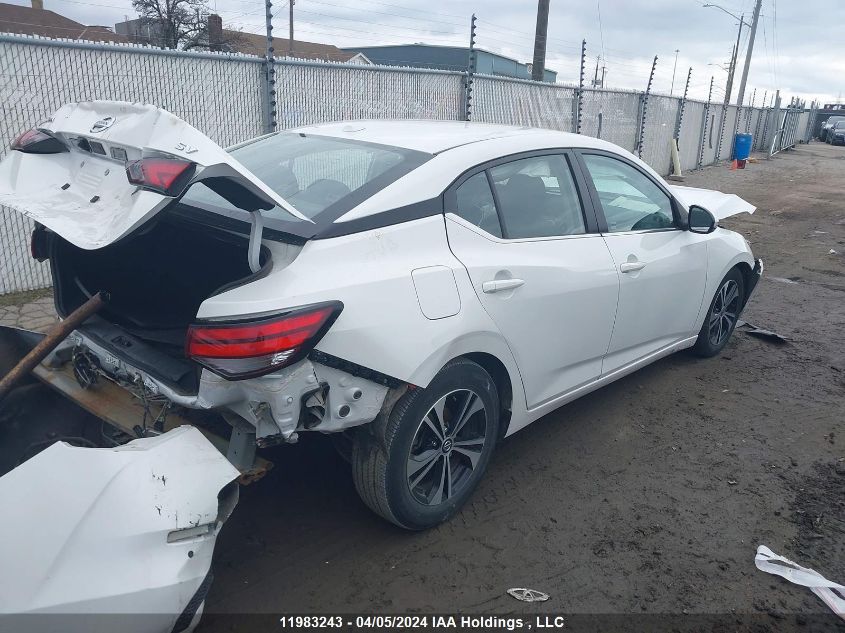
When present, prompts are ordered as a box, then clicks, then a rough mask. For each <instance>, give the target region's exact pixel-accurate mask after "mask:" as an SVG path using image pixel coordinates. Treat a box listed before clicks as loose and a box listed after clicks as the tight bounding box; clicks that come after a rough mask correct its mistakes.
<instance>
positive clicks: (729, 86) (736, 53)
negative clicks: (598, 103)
mask: <svg viewBox="0 0 845 633" xmlns="http://www.w3.org/2000/svg"><path fill="white" fill-rule="evenodd" d="M759 1H761V0H758V2H759ZM701 6H703V7H712V8H714V9H719V11H721V12H722V13H727V14H728V15H729V16H731V17H732V18H734V19H735V20H739V29H738V30H737V33H736V46H734V49H733V52H732V53H731V63H730V65H729V69H728V83H727V84H726V85H725V103H726V104H728V103H730V102H731V92H733V87H734V71H735V70H736V62H737V59H738V57H739V40H740V37H742V27H743V25H745V26H751V25H750V24H748V22H746V21H745V14H743V15H736V14H734V13H731V12H730V11H728V10H727V9H726V8H725V7H722V6H719V5H718V4H703V5H701Z"/></svg>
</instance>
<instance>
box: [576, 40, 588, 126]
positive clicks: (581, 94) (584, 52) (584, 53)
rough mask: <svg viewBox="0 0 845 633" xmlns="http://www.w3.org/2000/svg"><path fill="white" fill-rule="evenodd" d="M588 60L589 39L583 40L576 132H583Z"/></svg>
mask: <svg viewBox="0 0 845 633" xmlns="http://www.w3.org/2000/svg"><path fill="white" fill-rule="evenodd" d="M586 62H587V40H581V74H580V75H579V79H578V101H577V104H576V111H575V133H576V134H580V133H581V114H582V112H583V107H584V64H585V63H586Z"/></svg>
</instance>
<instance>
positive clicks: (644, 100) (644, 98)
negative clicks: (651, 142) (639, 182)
mask: <svg viewBox="0 0 845 633" xmlns="http://www.w3.org/2000/svg"><path fill="white" fill-rule="evenodd" d="M656 67H657V55H655V56H654V61H653V62H651V74H649V76H648V85H647V86H646V89H645V92H644V93H643V94H642V95H641V96H640V134H639V137H638V138H637V157H639V158H642V157H643V138H644V137H645V121H646V113H647V112H648V95H649V94H651V84H652V82H653V81H654V70H655V68H656Z"/></svg>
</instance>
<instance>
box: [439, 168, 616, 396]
mask: <svg viewBox="0 0 845 633" xmlns="http://www.w3.org/2000/svg"><path fill="white" fill-rule="evenodd" d="M573 160H574V158H573V157H572V156H571V155H569V154H566V153H547V154H541V155H533V156H525V157H522V158H516V157H513V158H511V159H508V160H505V161H499V162H497V163H494V164H490V165H486V166H482V167H480V168H477V169H476V170H475V171H474V172H470V173H469V174H467V175H465V176H464V177H463V178H462V179H461V180H459V181H458V182H457V183H456V184H455V185H454V186H453V187H452V188H451V189H450V190H449V191H448V192H447V194H446V199H445V203H446V212H447V213H446V227H447V233H448V238H449V245H450V247H451V249H452V251H453V252H454V254H455V256H456V257H457V258H458V259H459V260H460V261H461V262H462V263H463V264H464V266H465V267H466V269H467V271H468V273H469V276H470V279H471V280H472V284H473V287H474V289H475V291H476V294H477V295H478V298H479V300H480V301H481V303H482V304H483V306H484V308H485V309H486V311H487V312H488V314H489V315H490V316H491V318H492V319H493V321H494V322H495V323H496V325H497V326H498V328H499V330H500V331H501V333H502V335H503V336H504V338H505V339H506V340H507V343H508V345H509V346H510V348H511V351H512V352H513V355H514V358H515V359H516V361H517V364H518V366H519V371H520V374H521V376H522V381H523V385H524V388H525V398H526V404H527V406H528V408H534V407H537V406H539V405H542V404H544V403H546V402H548V401H550V400H553V399H554V398H555V397H557V396H559V395H561V394H563V393H565V392H568V391H571V390H572V389H575V388H577V387H579V386H581V385H584V384H586V383H589V382H591V381H593V380H595V379H596V378H598V376H599V374H600V372H601V362H602V357H603V356H604V353H605V351H606V350H607V345H608V342H609V341H610V335H611V332H612V330H613V320H614V317H615V314H616V301H617V294H618V284H619V281H618V279H617V273H616V268H615V265H614V262H613V259H612V258H611V256H610V252H609V250H608V248H607V245H606V244H605V242H604V240H603V239H602V238H601V235H599V234H598V232H597V223H596V220H595V213H594V211H593V209H592V205H591V202H590V199H589V197H588V196H587V195H586V194H584V195H583V198H584V200H582V194H581V192H582V191H583V189H579V186H578V184H577V182H576V178H578V179H579V182H580V183H581V187H583V180H581V175H580V172H579V173H577V175H576V174H573V171H572V165H573V163H572V161H573ZM584 201H586V203H587V204H586V205H585V204H583V202H584Z"/></svg>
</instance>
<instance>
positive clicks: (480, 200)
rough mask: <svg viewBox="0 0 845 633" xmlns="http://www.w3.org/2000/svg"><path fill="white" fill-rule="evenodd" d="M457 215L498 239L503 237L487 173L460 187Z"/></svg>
mask: <svg viewBox="0 0 845 633" xmlns="http://www.w3.org/2000/svg"><path fill="white" fill-rule="evenodd" d="M455 194H456V197H457V211H456V213H457V215H459V216H461V217H462V218H463V219H464V220H466V221H467V222H469V223H471V224H474V225H475V226H477V227H479V228H480V229H483V230H485V231H487V232H488V233H490V235H495V236H496V237H502V227H501V225H500V224H499V216H498V214H497V213H496V201H495V199H494V198H493V192H492V191H491V190H490V183H489V182H488V181H487V173H486V172H483V171H482V172H481V173H479V174H475V176H472V177H471V178H469V179H468V180H467V181H466V182H465V183H464V184H462V185H461V186H460V187H458V190H457V191H456V192H455Z"/></svg>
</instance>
